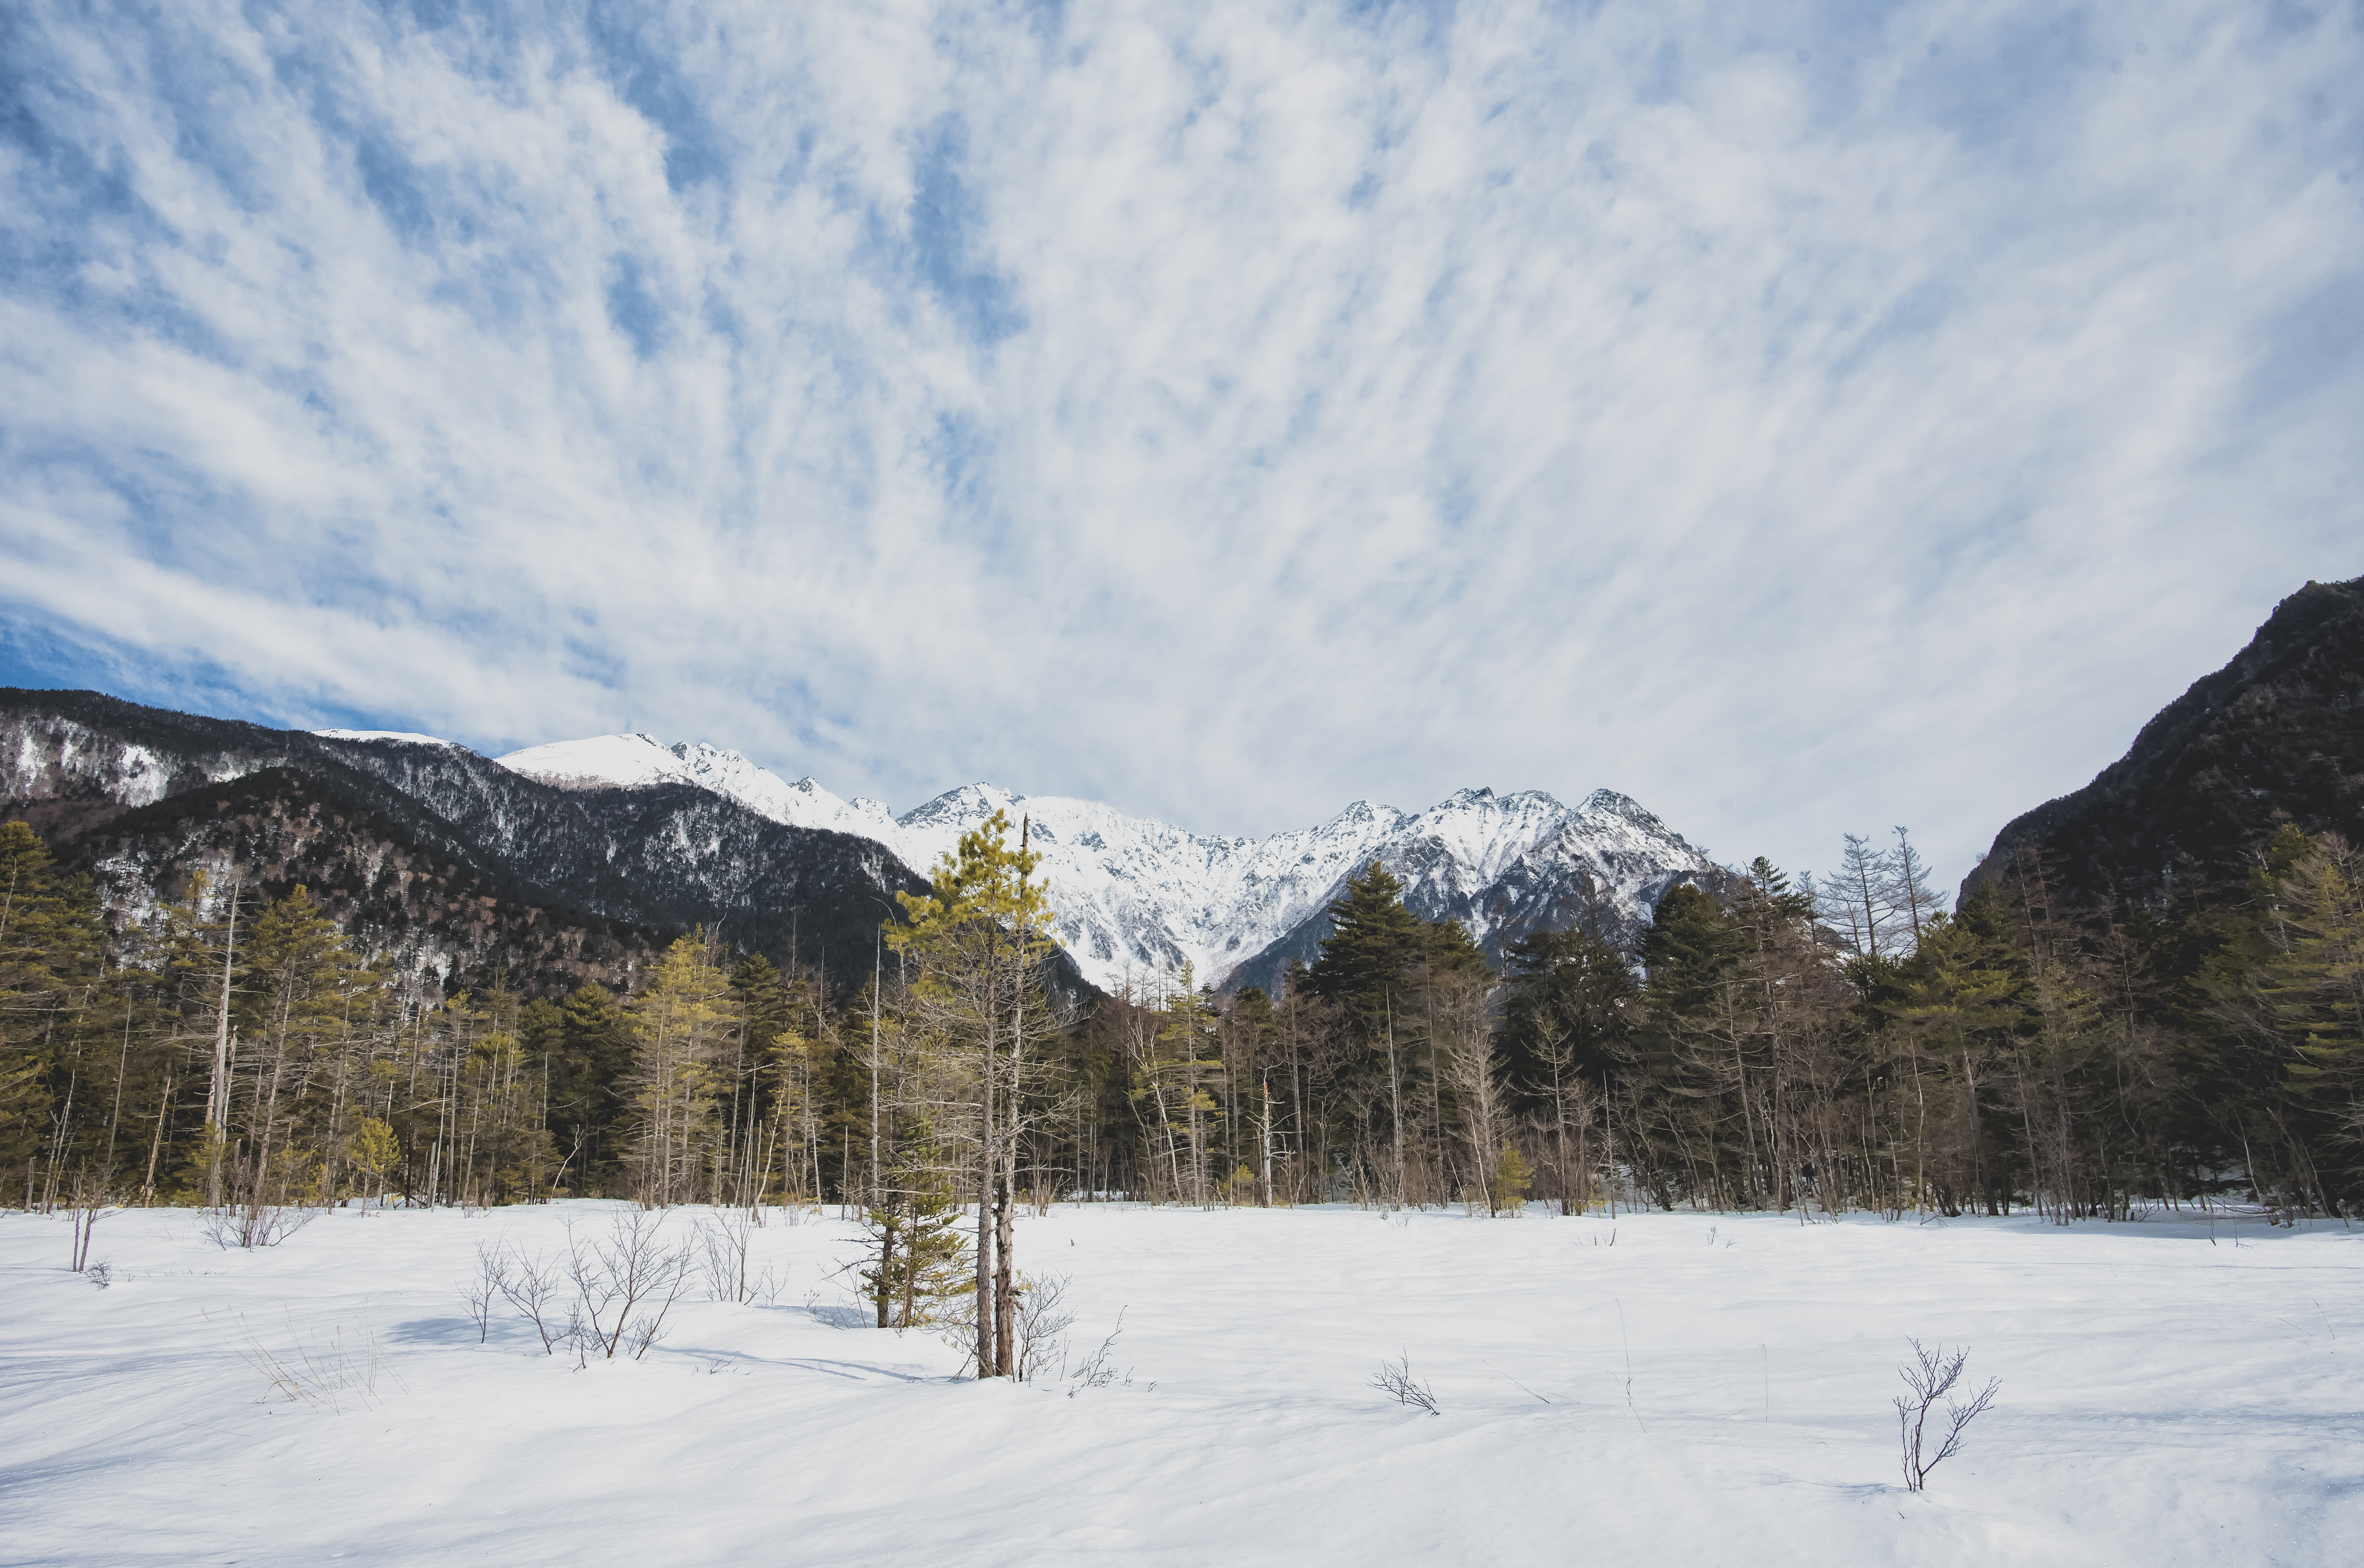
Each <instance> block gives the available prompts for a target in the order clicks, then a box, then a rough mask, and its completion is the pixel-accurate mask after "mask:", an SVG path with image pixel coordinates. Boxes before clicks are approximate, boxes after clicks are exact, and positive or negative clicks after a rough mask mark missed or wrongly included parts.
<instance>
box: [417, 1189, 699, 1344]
mask: <svg viewBox="0 0 2364 1568" xmlns="http://www.w3.org/2000/svg"><path fill="white" fill-rule="evenodd" d="M663 1224H664V1217H663V1215H661V1214H652V1213H651V1212H649V1211H648V1210H646V1209H634V1210H632V1211H631V1212H630V1213H629V1214H620V1215H618V1216H617V1217H616V1218H615V1221H614V1222H613V1223H612V1224H611V1225H609V1226H608V1231H607V1234H606V1235H604V1236H593V1237H590V1238H587V1239H586V1238H585V1237H584V1236H581V1235H579V1234H577V1233H576V1231H575V1229H574V1227H573V1226H572V1225H570V1226H568V1227H567V1230H566V1251H563V1252H562V1253H560V1254H559V1255H558V1256H556V1257H555V1258H539V1257H533V1256H530V1255H529V1254H527V1253H525V1252H522V1251H516V1250H514V1249H512V1248H510V1247H509V1246H508V1245H507V1243H506V1242H501V1243H496V1244H495V1245H493V1246H490V1247H482V1246H480V1247H478V1248H477V1249H476V1274H475V1277H474V1279H473V1280H471V1281H470V1282H468V1284H466V1285H464V1286H463V1292H462V1294H463V1296H465V1297H466V1299H467V1302H468V1310H469V1316H470V1317H471V1318H473V1319H474V1321H475V1324H476V1338H477V1340H478V1341H479V1342H482V1341H483V1340H485V1338H486V1337H487V1336H488V1335H489V1333H490V1331H491V1321H492V1313H493V1304H494V1302H496V1301H500V1302H504V1303H506V1304H507V1306H508V1307H509V1309H510V1310H511V1311H512V1312H514V1313H515V1314H516V1315H517V1316H518V1317H519V1318H521V1319H523V1320H524V1321H526V1322H528V1323H530V1324H531V1325H532V1326H533V1330H534V1333H535V1335H536V1336H537V1337H538V1338H540V1340H541V1349H542V1353H543V1354H545V1355H556V1354H557V1353H558V1352H559V1351H560V1350H561V1349H564V1350H567V1351H573V1352H574V1364H575V1365H577V1366H585V1365H588V1364H589V1363H590V1362H594V1361H613V1360H615V1359H616V1358H617V1356H618V1355H619V1354H623V1353H629V1354H630V1356H631V1358H632V1359H633V1360H634V1361H638V1360H640V1359H641V1357H643V1356H645V1355H647V1354H648V1353H649V1350H650V1347H652V1345H654V1344H655V1343H656V1342H657V1340H659V1339H660V1338H662V1337H663V1332H664V1321H665V1318H666V1317H667V1316H668V1315H670V1314H671V1312H672V1311H673V1308H674V1305H675V1303H676V1302H678V1301H679V1300H680V1299H681V1297H682V1296H683V1294H684V1293H685V1292H686V1291H687V1290H688V1288H689V1282H690V1276H691V1275H692V1274H693V1273H695V1272H696V1270H697V1263H698V1260H699V1253H698V1251H697V1248H695V1247H694V1246H691V1245H688V1244H685V1245H682V1246H679V1247H675V1246H670V1245H667V1244H665V1243H664V1242H663V1240H660V1237H659V1232H660V1230H661V1229H662V1227H663Z"/></svg>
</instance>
